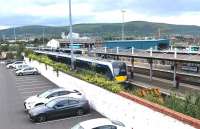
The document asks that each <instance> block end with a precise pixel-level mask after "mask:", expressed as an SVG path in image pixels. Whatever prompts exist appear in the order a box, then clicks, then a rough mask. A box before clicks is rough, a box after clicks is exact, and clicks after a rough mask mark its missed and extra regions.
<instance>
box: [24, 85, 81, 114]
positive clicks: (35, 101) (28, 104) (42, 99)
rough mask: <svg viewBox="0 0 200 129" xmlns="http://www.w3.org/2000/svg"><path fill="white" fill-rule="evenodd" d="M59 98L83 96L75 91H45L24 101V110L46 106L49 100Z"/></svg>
mask: <svg viewBox="0 0 200 129" xmlns="http://www.w3.org/2000/svg"><path fill="white" fill-rule="evenodd" d="M59 97H73V98H83V99H84V96H83V94H81V93H80V92H79V91H77V90H66V89H64V88H56V89H51V90H47V91H45V92H43V93H41V94H38V95H35V96H31V97H29V98H27V99H26V100H25V101H24V106H25V110H26V111H28V110H30V109H32V108H34V107H36V106H39V105H42V104H46V103H48V102H50V101H51V100H53V99H55V98H59Z"/></svg>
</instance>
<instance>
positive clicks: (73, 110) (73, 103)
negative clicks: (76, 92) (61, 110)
mask: <svg viewBox="0 0 200 129" xmlns="http://www.w3.org/2000/svg"><path fill="white" fill-rule="evenodd" d="M79 105H80V102H79V101H78V100H75V99H68V105H67V107H66V114H67V115H68V116H73V115H76V114H77V111H78V109H79V108H80V107H79Z"/></svg>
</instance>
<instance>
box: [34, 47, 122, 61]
mask: <svg viewBox="0 0 200 129" xmlns="http://www.w3.org/2000/svg"><path fill="white" fill-rule="evenodd" d="M35 52H36V53H41V54H48V55H52V56H56V57H67V58H71V55H70V54H66V53H61V52H49V51H38V50H36V51H35ZM74 58H75V59H76V60H82V61H87V62H91V63H97V64H103V65H111V64H112V63H113V62H122V61H116V60H106V59H102V58H96V57H83V56H80V55H76V56H74Z"/></svg>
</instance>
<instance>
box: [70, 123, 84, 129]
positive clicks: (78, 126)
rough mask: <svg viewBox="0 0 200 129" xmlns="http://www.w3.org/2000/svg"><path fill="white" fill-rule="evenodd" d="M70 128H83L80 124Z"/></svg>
mask: <svg viewBox="0 0 200 129" xmlns="http://www.w3.org/2000/svg"><path fill="white" fill-rule="evenodd" d="M71 129H84V128H83V127H82V126H81V125H80V124H77V125H75V126H74V127H72V128H71Z"/></svg>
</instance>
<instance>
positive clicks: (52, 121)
mask: <svg viewBox="0 0 200 129" xmlns="http://www.w3.org/2000/svg"><path fill="white" fill-rule="evenodd" d="M92 115H94V114H91V113H90V114H86V115H82V116H73V117H67V118H63V119H56V120H50V121H46V122H42V123H35V124H39V125H41V124H47V123H54V122H58V121H65V120H70V119H77V118H82V117H88V116H92Z"/></svg>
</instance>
